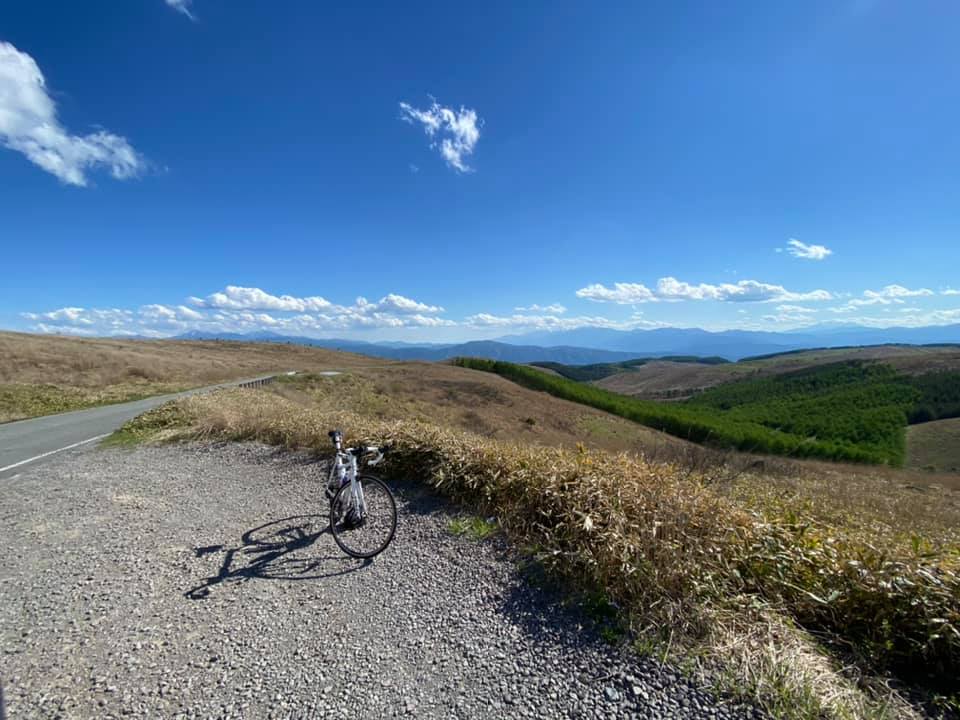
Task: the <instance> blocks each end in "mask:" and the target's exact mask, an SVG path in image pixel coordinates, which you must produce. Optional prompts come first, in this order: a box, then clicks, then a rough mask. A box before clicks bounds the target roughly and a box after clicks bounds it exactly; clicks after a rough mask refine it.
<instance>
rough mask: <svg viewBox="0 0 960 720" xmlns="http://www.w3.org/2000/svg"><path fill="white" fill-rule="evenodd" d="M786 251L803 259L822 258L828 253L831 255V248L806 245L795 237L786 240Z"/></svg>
mask: <svg viewBox="0 0 960 720" xmlns="http://www.w3.org/2000/svg"><path fill="white" fill-rule="evenodd" d="M787 252H788V253H790V254H791V255H793V256H794V257H796V258H803V259H804V260H824V259H826V258H827V256H828V255H833V250H828V249H827V248H826V247H824V246H823V245H807V244H806V243H802V242H800V241H799V240H797V239H796V238H790V240H789V241H788V242H787Z"/></svg>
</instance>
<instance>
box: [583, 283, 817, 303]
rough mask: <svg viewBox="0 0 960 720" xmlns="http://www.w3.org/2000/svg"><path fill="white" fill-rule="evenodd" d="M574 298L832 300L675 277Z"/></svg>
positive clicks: (599, 288) (595, 289) (592, 288)
mask: <svg viewBox="0 0 960 720" xmlns="http://www.w3.org/2000/svg"><path fill="white" fill-rule="evenodd" d="M577 297H581V298H586V299H588V300H594V301H596V302H612V303H617V304H619V305H633V304H636V303H645V302H658V301H668V302H669V301H680V300H716V301H719V302H791V301H792V302H796V301H811V300H830V299H832V298H833V295H831V294H830V293H829V292H827V291H826V290H813V291H812V292H806V293H798V292H792V291H790V290H787V289H786V288H784V287H783V286H781V285H771V284H769V283H762V282H757V281H756V280H740V281H739V282H737V283H722V284H720V285H710V284H708V283H700V284H699V285H692V284H690V283H686V282H681V281H680V280H677V279H676V278H674V277H665V278H660V280H658V281H657V287H656V289H655V290H651V289H650V288H648V287H647V286H646V285H642V284H639V283H614V285H613V287H612V288H611V287H607V286H605V285H601V284H599V283H595V284H593V285H588V286H587V287H585V288H581V289H580V290H577Z"/></svg>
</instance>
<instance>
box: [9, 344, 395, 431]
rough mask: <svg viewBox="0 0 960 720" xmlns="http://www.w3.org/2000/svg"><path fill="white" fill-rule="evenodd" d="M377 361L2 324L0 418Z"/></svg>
mask: <svg viewBox="0 0 960 720" xmlns="http://www.w3.org/2000/svg"><path fill="white" fill-rule="evenodd" d="M376 362H377V361H374V360H372V359H371V358H365V357H362V356H359V355H350V354H346V353H338V352H332V351H329V350H323V349H320V348H308V347H303V346H299V345H275V344H269V343H239V342H215V341H208V342H193V341H190V342H184V341H172V340H112V339H103V338H97V339H86V338H75V337H61V336H53V335H29V334H25V333H8V332H0V422H7V421H10V420H18V419H21V418H27V417H35V416H38V415H47V414H50V413H55V412H63V411H66V410H75V409H78V408H82V407H90V406H93V405H103V404H107V403H113V402H123V401H126V400H134V399H137V398H141V397H146V396H149V395H159V394H163V393H167V392H176V391H178V390H183V389H186V388H189V387H198V386H202V385H209V384H213V383H218V382H223V381H226V380H235V379H239V378H244V377H249V376H251V375H258V374H262V373H269V372H277V371H283V370H317V369H327V368H345V367H346V368H349V367H356V366H362V365H365V364H370V363H376Z"/></svg>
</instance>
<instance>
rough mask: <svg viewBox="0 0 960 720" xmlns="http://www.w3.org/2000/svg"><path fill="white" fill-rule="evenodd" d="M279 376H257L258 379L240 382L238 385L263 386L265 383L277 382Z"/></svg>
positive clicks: (240, 386)
mask: <svg viewBox="0 0 960 720" xmlns="http://www.w3.org/2000/svg"><path fill="white" fill-rule="evenodd" d="M276 380H277V376H276V375H270V376H269V377H262V378H257V379H256V380H247V381H246V382H242V383H239V384H238V385H237V387H239V388H261V387H263V386H264V385H269V384H270V383H272V382H276Z"/></svg>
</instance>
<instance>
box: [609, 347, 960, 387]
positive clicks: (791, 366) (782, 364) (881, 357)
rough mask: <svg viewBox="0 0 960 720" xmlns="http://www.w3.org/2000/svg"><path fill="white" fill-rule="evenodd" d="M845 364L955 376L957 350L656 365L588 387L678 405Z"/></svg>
mask: <svg viewBox="0 0 960 720" xmlns="http://www.w3.org/2000/svg"><path fill="white" fill-rule="evenodd" d="M847 360H875V361H883V362H884V363H886V364H888V365H891V366H893V367H894V368H896V369H897V370H899V371H901V372H903V373H906V374H908V375H919V374H922V373H926V372H931V371H935V370H960V347H955V346H943V347H919V346H904V345H877V346H873V347H859V348H842V349H833V350H806V351H802V352H792V353H785V354H781V355H774V356H771V357H764V358H757V359H755V360H741V361H740V362H736V363H726V364H722V365H706V364H697V363H676V362H666V361H657V362H651V363H647V364H646V365H641V366H639V367H637V368H636V369H633V370H630V371H627V372H620V373H616V374H614V375H610V376H608V377H605V378H603V379H601V380H597V381H595V382H594V384H595V385H597V386H598V387H602V388H604V389H605V390H610V391H611V392H616V393H620V394H623V395H633V396H635V397H639V398H643V399H647V400H683V399H686V398H688V397H690V396H692V395H694V394H695V393H697V392H700V391H702V390H705V389H707V388H711V387H715V386H716V385H721V384H723V383H727V382H732V381H734V380H743V379H745V378H748V377H769V376H772V375H780V374H783V373H788V372H793V371H796V370H804V369H807V368H811V367H816V366H819V365H827V364H830V363H835V362H843V361H847Z"/></svg>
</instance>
